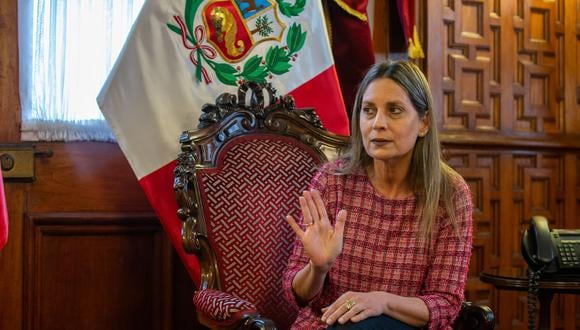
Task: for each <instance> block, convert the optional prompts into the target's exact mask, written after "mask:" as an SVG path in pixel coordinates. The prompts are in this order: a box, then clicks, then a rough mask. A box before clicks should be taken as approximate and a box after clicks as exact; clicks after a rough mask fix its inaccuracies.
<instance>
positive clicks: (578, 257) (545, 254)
mask: <svg viewBox="0 0 580 330" xmlns="http://www.w3.org/2000/svg"><path fill="white" fill-rule="evenodd" d="M522 256H523V257H524V259H525V260H526V262H527V263H528V266H529V267H530V269H531V270H533V271H540V270H541V272H542V274H545V275H549V274H552V275H558V274H562V275H567V276H570V275H580V230H567V229H553V230H550V228H549V227H548V220H547V219H546V218H545V217H543V216H538V215H537V216H534V217H532V220H531V221H530V227H529V229H528V230H526V231H525V232H524V236H523V237H522Z"/></svg>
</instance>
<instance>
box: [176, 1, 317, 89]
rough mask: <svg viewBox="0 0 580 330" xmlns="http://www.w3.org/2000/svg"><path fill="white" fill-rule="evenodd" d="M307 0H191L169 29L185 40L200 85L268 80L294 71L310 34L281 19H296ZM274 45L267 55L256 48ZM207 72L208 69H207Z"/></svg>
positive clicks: (298, 26)
mask: <svg viewBox="0 0 580 330" xmlns="http://www.w3.org/2000/svg"><path fill="white" fill-rule="evenodd" d="M305 1H306V0H298V1H296V2H295V3H294V4H293V5H290V4H288V3H285V2H284V1H283V0H213V1H206V2H205V3H204V1H203V0H187V1H186V3H185V9H184V12H183V16H181V15H174V16H173V22H168V23H167V26H168V28H169V29H170V30H171V31H173V32H175V33H177V34H179V35H180V36H181V42H182V45H183V47H184V48H185V49H186V50H187V52H188V53H189V59H190V61H191V62H192V63H193V65H194V66H195V68H196V69H195V72H196V78H197V80H198V81H202V78H203V81H205V83H206V84H210V83H211V82H212V76H214V77H216V78H217V79H218V80H219V81H220V82H221V83H223V84H226V85H232V86H235V85H237V84H241V83H242V82H244V81H255V82H265V81H266V80H267V79H272V78H273V75H283V74H284V73H287V72H288V71H290V69H291V68H292V62H293V61H296V58H297V56H298V53H299V51H300V50H301V49H302V47H303V46H304V43H305V41H306V37H307V33H306V32H304V31H303V29H302V26H301V25H300V24H299V23H293V24H292V25H291V26H290V27H289V28H287V26H286V24H284V22H283V21H282V20H281V19H280V18H279V15H284V16H286V17H292V16H298V15H300V13H301V12H302V11H303V10H304V5H305ZM265 41H272V43H273V45H271V46H270V47H269V48H268V49H267V51H266V54H265V56H262V55H258V54H254V55H252V50H253V49H254V48H255V47H256V46H257V45H259V44H260V43H262V42H265ZM208 68H209V70H208Z"/></svg>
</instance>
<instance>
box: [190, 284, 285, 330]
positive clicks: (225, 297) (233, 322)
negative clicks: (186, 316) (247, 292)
mask: <svg viewBox="0 0 580 330" xmlns="http://www.w3.org/2000/svg"><path fill="white" fill-rule="evenodd" d="M193 304H194V305H195V308H196V311H197V313H198V314H199V316H201V317H200V321H201V322H202V323H204V325H206V326H208V327H210V328H212V329H215V328H219V329H248V330H250V329H260V330H268V329H276V327H275V326H274V323H273V322H272V321H271V320H269V319H266V318H263V317H261V316H260V314H259V313H258V310H257V308H256V306H254V304H252V303H250V302H248V301H246V300H244V299H241V298H238V297H236V296H233V295H230V294H229V293H226V292H223V291H219V290H213V289H207V290H199V291H196V292H195V294H194V295H193Z"/></svg>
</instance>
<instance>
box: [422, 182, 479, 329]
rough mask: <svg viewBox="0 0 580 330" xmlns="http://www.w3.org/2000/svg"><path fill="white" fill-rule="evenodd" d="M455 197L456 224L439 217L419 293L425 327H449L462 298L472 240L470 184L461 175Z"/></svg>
mask: <svg viewBox="0 0 580 330" xmlns="http://www.w3.org/2000/svg"><path fill="white" fill-rule="evenodd" d="M454 200H455V216H456V220H457V226H456V227H454V226H453V225H452V224H451V223H450V221H449V219H445V218H444V219H442V220H441V221H440V224H439V233H438V235H437V238H436V240H435V244H434V245H433V257H432V260H433V261H432V264H431V266H430V268H429V271H428V273H427V275H426V279H425V281H424V284H423V289H422V290H421V291H422V292H421V295H420V296H419V298H420V299H422V300H423V301H424V302H425V304H426V305H427V308H428V309H429V323H428V324H427V327H428V329H445V328H450V327H451V326H452V325H453V321H454V320H455V318H456V317H457V314H458V313H459V310H460V308H461V303H462V302H463V299H464V289H465V283H466V279H467V273H468V270H469V260H470V258H471V247H472V241H473V219H472V213H473V204H472V200H471V193H470V191H469V187H468V186H467V184H466V183H465V181H463V180H462V179H461V180H460V182H458V183H457V188H456V191H455V194H454ZM443 213H445V212H443Z"/></svg>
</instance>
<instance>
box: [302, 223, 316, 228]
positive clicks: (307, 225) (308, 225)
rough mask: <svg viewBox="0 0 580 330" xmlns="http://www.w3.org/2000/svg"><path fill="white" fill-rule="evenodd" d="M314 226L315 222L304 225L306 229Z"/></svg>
mask: <svg viewBox="0 0 580 330" xmlns="http://www.w3.org/2000/svg"><path fill="white" fill-rule="evenodd" d="M313 224H314V222H311V223H305V224H304V225H305V226H306V227H310V226H312V225H313Z"/></svg>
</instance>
